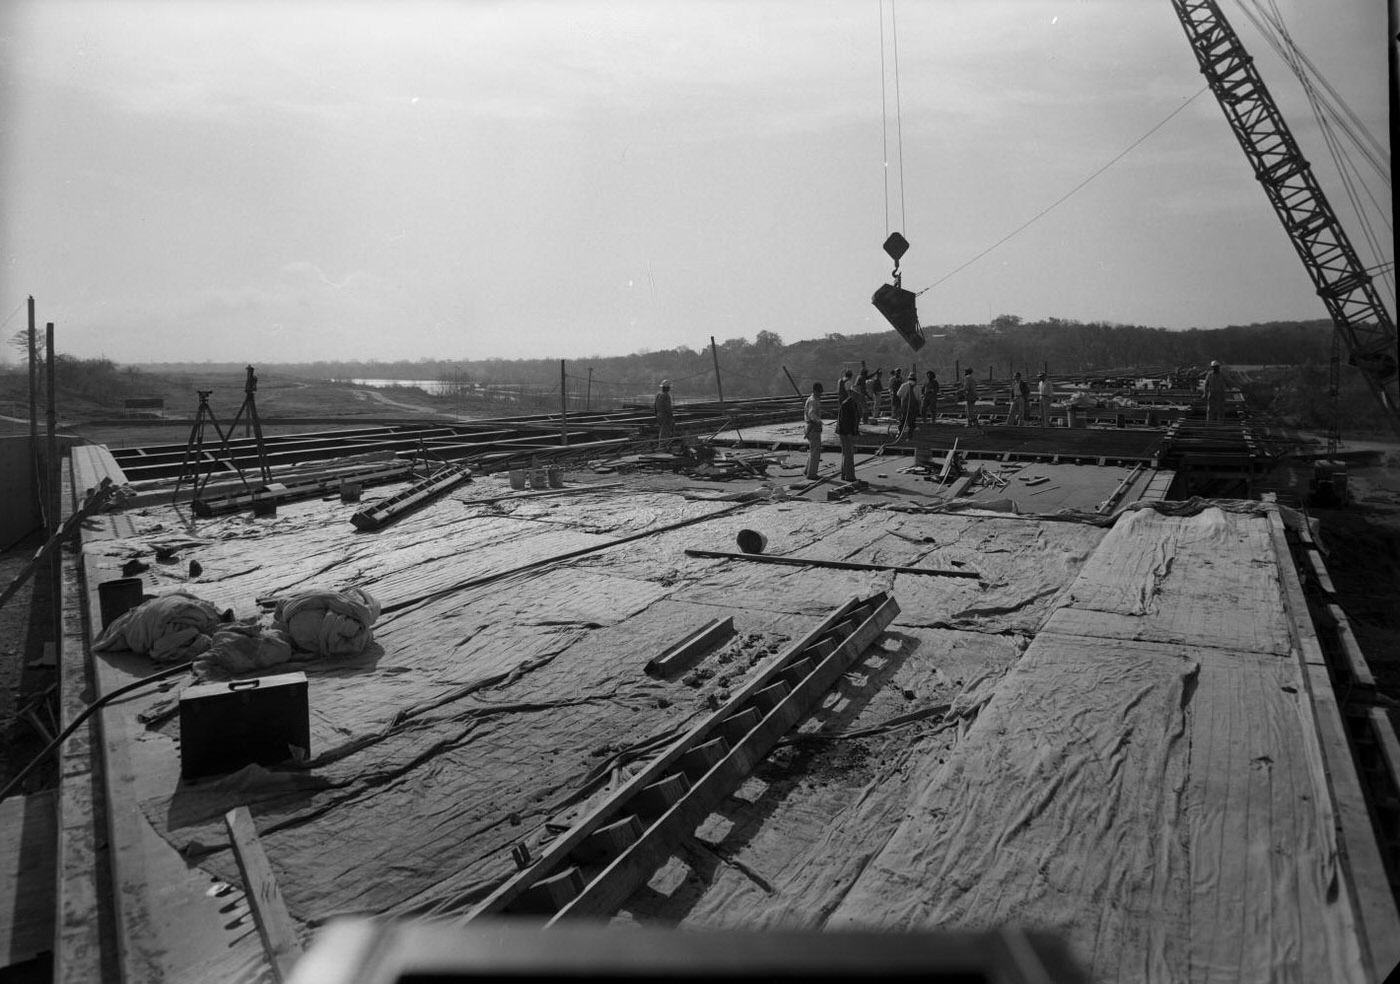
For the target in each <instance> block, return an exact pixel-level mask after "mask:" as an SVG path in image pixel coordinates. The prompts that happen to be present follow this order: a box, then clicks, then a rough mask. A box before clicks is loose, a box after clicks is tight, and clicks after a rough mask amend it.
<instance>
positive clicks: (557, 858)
mask: <svg viewBox="0 0 1400 984" xmlns="http://www.w3.org/2000/svg"><path fill="white" fill-rule="evenodd" d="M876 597H879V595H877V596H876ZM861 603H862V599H861V598H859V597H853V598H850V599H848V600H847V601H846V602H844V603H843V604H842V605H840V606H839V607H838V608H836V610H835V611H833V612H832V613H831V614H830V615H828V616H827V617H826V618H824V619H823V620H822V621H821V622H820V623H819V624H818V625H817V626H816V627H815V628H813V629H812V630H811V631H810V632H808V633H807V634H806V635H805V636H803V637H802V638H801V639H799V640H797V642H795V643H793V644H792V645H791V646H789V647H788V648H787V649H786V650H784V651H783V652H781V653H779V654H777V655H776V656H774V657H773V658H772V659H771V660H769V661H768V663H767V664H766V665H765V666H764V667H763V668H762V669H761V670H760V671H759V672H758V673H757V674H756V675H755V676H754V677H753V678H752V679H751V680H749V681H748V682H747V683H745V684H744V685H743V686H742V687H740V688H739V690H738V691H736V692H734V694H733V695H732V696H731V697H730V699H729V700H728V701H726V702H725V703H724V704H723V705H722V706H721V707H720V708H719V709H718V710H716V711H715V713H714V714H712V715H711V716H710V717H708V718H706V719H705V720H704V721H702V722H700V724H698V725H697V726H696V727H695V728H693V729H691V730H690V731H689V732H688V733H686V734H685V735H682V736H681V737H680V738H678V739H677V740H676V741H675V742H674V743H673V744H672V745H671V747H670V748H669V749H667V750H666V751H665V752H662V753H661V755H659V756H657V757H656V758H655V759H653V760H652V761H651V762H649V763H648V764H647V765H645V766H643V767H642V768H641V769H640V770H639V771H638V772H637V773H635V774H634V775H633V776H632V778H631V779H629V780H628V781H627V782H625V783H624V784H623V785H622V786H620V787H618V789H617V790H615V791H614V792H613V793H612V795H610V796H609V797H608V798H607V799H606V800H605V801H604V802H603V803H602V804H600V805H599V806H598V808H597V809H596V810H594V812H593V813H592V814H591V815H590V816H588V817H585V818H584V819H582V820H580V821H579V822H578V823H576V824H575V825H574V826H573V827H572V828H570V829H569V831H568V832H567V833H565V834H563V835H561V836H560V837H558V838H556V839H555V840H553V841H552V842H550V844H549V846H548V847H546V848H545V850H544V852H543V853H542V854H541V855H540V858H539V860H538V861H536V862H535V864H534V865H533V866H532V867H531V868H530V870H529V871H527V872H523V873H522V874H521V875H519V876H517V877H515V878H512V879H510V880H508V881H506V882H505V883H504V884H502V885H501V886H500V887H499V888H497V889H496V890H495V891H494V892H492V893H491V894H490V895H488V896H487V897H486V898H485V899H483V900H482V901H481V902H480V903H478V904H477V905H476V906H475V907H474V908H473V909H471V911H469V912H468V913H467V914H466V915H465V916H463V917H462V918H461V919H459V920H457V922H458V923H459V924H460V923H465V922H469V921H470V920H472V919H475V918H477V917H478V916H484V915H489V914H491V913H496V912H501V911H502V910H504V909H505V908H506V907H507V906H509V905H510V904H511V902H513V901H514V900H515V899H516V898H518V897H519V896H520V895H521V894H522V893H523V892H525V891H526V890H527V889H528V888H529V887H530V885H532V884H533V883H534V880H536V879H538V878H543V877H546V876H548V875H549V874H550V873H551V872H552V870H553V868H554V866H556V865H558V864H561V863H565V862H567V860H568V856H569V855H570V853H572V852H573V850H574V848H576V847H578V845H579V844H581V843H583V841H584V840H586V839H587V838H588V837H589V835H591V834H592V833H593V832H594V831H595V830H597V829H599V828H600V827H603V826H604V825H606V824H608V823H611V822H612V821H613V820H614V819H615V816H614V814H615V813H616V811H617V810H618V809H619V808H620V807H623V806H624V805H625V804H626V802H627V801H628V800H629V799H631V797H632V796H633V795H634V794H635V793H636V792H637V791H638V790H640V789H642V788H643V787H645V786H649V785H651V784H652V783H653V782H655V781H656V780H657V779H660V778H661V777H663V776H664V775H666V774H667V773H669V772H671V771H673V770H674V768H675V766H676V763H677V762H679V760H680V759H681V757H682V756H684V755H685V754H686V753H687V752H689V751H690V750H691V749H692V748H694V747H696V746H697V745H701V744H704V743H705V742H707V741H709V740H710V739H711V737H714V733H716V732H718V733H720V734H722V735H723V737H724V738H725V739H726V740H729V741H730V742H731V744H732V743H733V742H734V741H735V740H736V739H738V738H741V737H742V735H735V734H734V733H733V731H732V729H726V728H725V724H726V720H727V719H730V718H732V717H733V716H734V715H735V712H736V711H739V710H740V709H741V708H743V707H744V705H746V704H747V703H748V702H749V698H750V697H752V696H753V695H754V694H755V693H757V692H758V691H760V690H762V689H763V688H765V687H767V686H768V685H769V684H770V683H771V682H772V681H773V680H774V679H775V678H776V677H777V676H778V675H779V674H780V673H781V672H782V671H783V670H784V669H786V668H787V665H788V664H789V663H790V662H791V661H792V659H793V658H795V656H796V655H797V654H798V653H800V652H802V650H804V649H806V648H807V647H808V646H810V645H811V644H812V643H813V642H815V641H816V640H818V639H820V638H821V637H822V636H824V635H825V634H826V633H827V632H828V631H829V630H830V629H831V627H832V626H834V625H837V624H839V623H840V622H841V621H842V620H843V619H844V618H845V617H846V616H847V614H849V613H850V612H851V611H852V610H854V609H855V608H856V607H858V606H859V605H860V604H861ZM750 710H752V709H750ZM745 730H748V729H745ZM451 904H453V903H452V902H449V903H447V906H450V905H451Z"/></svg>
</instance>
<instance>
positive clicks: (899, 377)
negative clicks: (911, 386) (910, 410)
mask: <svg viewBox="0 0 1400 984" xmlns="http://www.w3.org/2000/svg"><path fill="white" fill-rule="evenodd" d="M903 386H904V370H903V369H901V368H899V367H898V366H895V367H894V371H893V372H891V373H890V416H891V417H893V418H894V422H895V423H896V424H898V423H900V422H902V421H903V420H904V404H902V403H901V402H900V399H901V397H900V392H899V391H900V388H901V387H903Z"/></svg>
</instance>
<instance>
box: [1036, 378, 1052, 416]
mask: <svg viewBox="0 0 1400 984" xmlns="http://www.w3.org/2000/svg"><path fill="white" fill-rule="evenodd" d="M1037 388H1038V390H1039V395H1040V426H1041V427H1049V426H1050V401H1051V399H1053V398H1054V396H1055V387H1054V385H1053V384H1051V382H1050V377H1049V376H1047V375H1045V373H1043V372H1042V373H1041V374H1040V385H1039V387H1037Z"/></svg>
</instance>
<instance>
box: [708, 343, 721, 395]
mask: <svg viewBox="0 0 1400 984" xmlns="http://www.w3.org/2000/svg"><path fill="white" fill-rule="evenodd" d="M710 356H711V357H712V358H713V359H714V360H715V388H716V389H717V390H719V402H720V403H723V402H724V383H722V382H721V381H720V378H719V349H717V348H715V336H714V335H711V336H710Z"/></svg>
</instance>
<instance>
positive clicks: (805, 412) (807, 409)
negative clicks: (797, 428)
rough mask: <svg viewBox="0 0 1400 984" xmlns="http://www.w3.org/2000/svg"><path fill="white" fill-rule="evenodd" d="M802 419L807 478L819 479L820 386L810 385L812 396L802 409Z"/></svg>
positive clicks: (820, 444)
mask: <svg viewBox="0 0 1400 984" xmlns="http://www.w3.org/2000/svg"><path fill="white" fill-rule="evenodd" d="M802 419H803V421H805V422H806V424H807V432H806V435H807V442H808V451H807V477H808V478H810V479H817V478H820V477H821V475H820V474H819V472H820V471H821V467H822V384H821V383H813V384H812V395H811V396H809V397H807V402H806V404H805V405H804V406H803V408H802Z"/></svg>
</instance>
